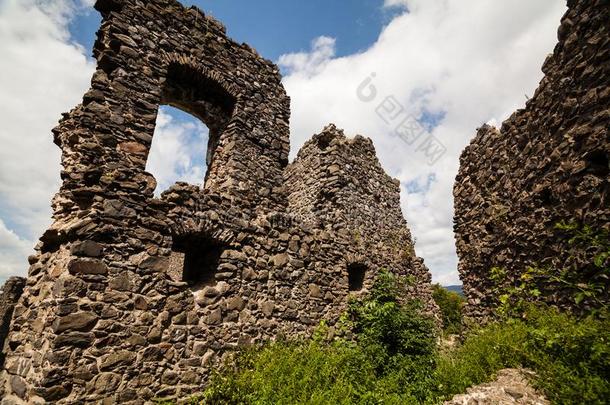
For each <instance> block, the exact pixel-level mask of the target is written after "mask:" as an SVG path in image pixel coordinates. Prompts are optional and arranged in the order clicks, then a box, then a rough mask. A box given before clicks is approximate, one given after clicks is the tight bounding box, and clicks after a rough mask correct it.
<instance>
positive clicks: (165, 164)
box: [146, 107, 208, 195]
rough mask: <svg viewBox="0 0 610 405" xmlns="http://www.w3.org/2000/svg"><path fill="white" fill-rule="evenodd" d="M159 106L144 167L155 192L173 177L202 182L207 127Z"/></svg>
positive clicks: (163, 187)
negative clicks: (152, 176)
mask: <svg viewBox="0 0 610 405" xmlns="http://www.w3.org/2000/svg"><path fill="white" fill-rule="evenodd" d="M172 110H174V109H170V108H169V107H162V108H161V109H160V110H159V115H158V116H157V125H156V127H155V134H154V136H153V143H152V146H151V149H150V154H149V155H148V160H147V162H146V171H148V172H149V173H151V174H152V175H154V176H155V179H156V180H157V188H156V190H155V194H157V195H159V194H161V193H162V192H163V191H165V190H167V189H168V188H169V187H170V186H171V185H172V184H174V183H175V182H176V181H184V182H187V183H191V184H202V183H203V180H204V177H205V171H206V166H205V151H206V149H207V146H206V145H207V143H208V128H207V127H205V126H204V125H203V124H202V123H201V122H200V121H199V120H195V119H192V118H190V117H186V114H184V113H181V112H178V111H175V110H174V111H172Z"/></svg>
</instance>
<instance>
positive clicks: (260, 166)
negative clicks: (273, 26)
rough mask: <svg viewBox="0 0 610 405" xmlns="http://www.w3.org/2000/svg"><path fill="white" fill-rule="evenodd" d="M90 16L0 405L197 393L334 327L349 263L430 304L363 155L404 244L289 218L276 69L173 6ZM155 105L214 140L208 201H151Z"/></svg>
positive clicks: (122, 4) (166, 1)
mask: <svg viewBox="0 0 610 405" xmlns="http://www.w3.org/2000/svg"><path fill="white" fill-rule="evenodd" d="M96 8H97V10H98V11H100V12H101V14H102V16H103V21H102V26H101V29H100V31H99V32H98V38H97V41H96V43H95V46H94V56H95V57H96V59H97V70H96V72H95V74H94V75H93V78H92V81H91V89H90V90H89V91H88V92H87V93H86V94H85V96H84V97H83V102H82V104H80V105H79V106H77V107H76V108H74V109H73V110H72V111H70V112H69V113H67V114H65V115H64V117H63V119H62V120H61V122H60V124H59V126H58V127H57V128H56V129H55V130H54V135H55V138H54V139H55V142H56V144H57V145H58V146H59V147H60V148H61V150H62V165H63V170H62V173H61V176H62V179H63V184H62V186H61V189H60V191H59V193H58V194H57V195H56V196H55V198H54V200H53V219H54V223H53V224H52V226H51V228H50V229H49V230H47V231H46V232H45V233H44V235H43V236H42V238H41V242H40V243H39V245H38V246H37V254H36V255H35V256H33V257H31V259H30V263H31V266H30V269H29V272H28V280H27V285H26V287H25V290H24V292H23V295H22V296H21V298H20V299H19V301H18V303H17V305H16V306H15V310H14V316H13V319H12V324H11V326H10V332H9V335H8V337H7V339H6V341H7V344H6V345H5V348H6V350H5V354H6V362H5V365H4V369H3V370H2V375H1V376H0V385H2V386H3V389H4V390H5V397H4V399H3V401H4V402H3V403H5V402H6V403H42V402H58V403H82V402H101V401H104V402H105V403H115V402H121V403H143V402H144V401H147V400H150V399H152V398H165V397H173V398H176V397H184V396H186V395H188V394H190V393H193V392H196V391H199V390H201V389H202V387H203V386H204V385H205V382H206V380H207V378H208V376H209V373H210V371H211V368H212V367H213V366H214V365H216V364H218V362H219V361H221V360H222V356H223V355H224V354H225V353H227V351H230V350H233V349H235V348H236V347H237V346H238V345H244V344H251V343H258V342H262V341H264V340H267V339H273V338H274V337H276V336H278V335H280V334H283V335H288V336H295V335H303V334H309V333H311V331H312V330H313V328H315V326H316V325H318V323H319V321H320V320H322V319H325V318H327V319H330V320H332V319H334V318H335V317H336V316H337V315H338V314H339V313H341V311H342V310H343V309H344V308H345V305H346V298H347V296H348V294H349V291H350V279H349V271H348V268H347V265H348V264H351V263H352V262H353V261H354V260H359V261H364V258H365V257H366V259H367V260H371V261H370V262H369V261H367V262H365V263H364V264H365V265H368V266H370V268H369V269H368V271H366V273H365V274H366V276H367V278H366V281H364V282H363V283H364V285H363V288H366V286H368V285H370V283H371V280H372V277H373V276H374V273H375V272H376V271H377V270H378V268H381V267H387V268H388V269H389V270H393V271H401V272H403V273H409V274H411V273H413V275H414V276H415V279H416V282H417V283H416V287H417V289H418V291H423V292H424V293H423V295H422V294H420V295H421V296H422V297H424V298H426V299H429V294H428V293H427V291H428V289H429V286H428V276H427V273H426V270H425V267H423V265H422V264H421V261H420V260H419V259H416V258H415V257H414V256H412V255H411V256H409V257H405V258H404V261H402V262H400V263H398V262H399V259H398V257H402V256H400V255H402V253H399V250H401V249H402V250H401V252H402V251H406V252H408V253H412V251H411V250H412V249H411V245H410V235H409V233H408V230H407V228H406V224H405V222H404V219H402V217H400V218H399V217H398V215H399V208H398V194H397V186H396V185H393V186H391V187H389V186H388V184H389V183H388V180H387V179H386V177H383V176H385V175H383V176H382V175H381V174H380V173H381V171H380V169H379V168H378V167H377V166H378V163H377V162H376V159H375V158H374V152H373V151H372V147H371V146H370V144H367V145H368V146H367V147H366V148H365V149H366V152H365V154H366V159H365V158H364V157H358V156H360V155H358V153H359V152H358V151H357V150H352V151H348V152H349V153H353V154H354V157H353V159H355V160H354V161H355V162H358V163H362V164H364V165H366V167H376V169H375V171H374V172H372V173H371V175H373V176H374V177H375V178H378V179H379V182H380V184H382V187H385V190H386V191H387V192H388V193H389V194H388V195H387V196H386V195H383V193H381V195H380V196H379V198H380V201H381V202H382V203H383V204H384V205H383V207H382V206H381V205H380V204H377V203H376V204H377V205H375V206H376V207H379V209H385V208H386V207H389V206H390V205H394V208H393V209H392V210H390V213H389V214H388V221H390V222H391V221H394V224H393V225H388V227H389V228H392V227H394V228H395V229H396V231H397V233H398V237H397V240H398V243H397V244H396V245H391V246H387V243H386V245H384V246H381V245H383V243H381V242H380V237H379V236H378V235H373V234H371V233H370V232H369V233H368V234H364V235H363V237H362V240H361V241H359V242H357V243H356V241H355V240H354V239H350V238H348V237H347V236H345V235H344V234H343V233H344V231H343V230H342V228H343V227H344V222H340V223H338V224H337V225H332V224H331V223H330V222H328V221H339V220H340V215H339V213H340V211H341V209H342V208H337V209H336V212H335V214H333V213H332V212H331V211H332V209H330V208H332V207H331V206H332V204H331V205H330V206H329V207H330V208H329V209H328V215H326V214H325V215H324V216H322V217H321V219H322V220H323V222H324V225H323V226H317V225H315V226H312V225H311V224H310V221H309V220H307V219H301V218H300V213H301V208H300V207H299V204H292V203H291V204H289V203H288V195H289V193H291V192H292V191H291V188H290V184H285V183H284V181H285V179H288V181H289V182H290V181H293V178H291V177H290V175H289V174H288V173H290V172H291V169H288V170H286V167H287V164H288V151H289V133H288V131H289V130H288V121H289V113H290V112H289V99H288V97H287V96H286V94H285V91H284V89H283V87H282V85H281V78H280V75H279V71H278V69H277V67H276V66H275V65H273V64H272V63H271V62H269V61H266V60H264V59H262V58H261V57H260V56H258V54H256V52H255V51H254V50H252V49H251V48H250V47H248V46H247V45H245V44H242V45H240V44H237V43H235V42H233V41H232V40H230V39H228V38H227V37H226V34H225V29H224V27H223V26H222V25H221V24H220V23H219V22H217V21H215V20H214V19H212V18H210V17H208V16H205V15H204V14H203V13H202V12H201V11H200V10H198V9H196V8H190V9H186V8H184V7H183V6H181V5H180V4H179V3H178V2H176V1H174V0H152V1H147V2H142V1H139V0H98V1H97V3H96ZM162 104H169V105H173V106H175V107H178V108H180V109H182V110H184V111H186V112H188V113H190V114H192V115H194V116H195V117H197V118H199V119H201V120H202V121H203V122H204V123H205V124H206V125H207V126H208V128H209V129H210V140H209V144H208V150H207V161H208V172H207V174H206V178H205V179H201V180H202V183H203V185H202V186H198V185H189V184H185V183H178V184H176V185H174V186H173V187H171V188H170V189H169V190H167V191H165V192H164V193H163V194H162V195H161V197H160V198H155V197H154V195H153V191H154V189H155V187H156V181H155V179H154V177H153V176H152V175H151V174H149V173H147V172H145V165H146V160H147V157H148V153H149V150H150V145H151V141H152V136H153V133H154V128H155V121H156V117H157V112H158V108H159V106H160V105H162ZM358 142H361V141H358ZM367 142H368V141H366V142H363V145H364V144H366V143H367ZM201 153H206V151H201ZM348 159H352V158H349V157H348ZM341 162H343V161H341ZM341 162H340V164H339V166H340V167H342V166H341V165H342V164H343V163H341ZM372 162H373V163H372ZM297 166H298V163H297V164H295V165H294V166H293V167H295V168H296V167H297ZM333 170H334V169H333ZM365 170H367V169H365ZM318 171H321V172H323V171H324V170H321V169H320V168H314V167H308V168H304V169H302V170H301V175H302V176H304V177H307V176H309V175H310V172H311V173H312V175H314V174H315V173H317V172H318ZM362 178H364V177H362ZM370 187H371V186H366V185H363V188H362V189H360V188H359V187H351V188H350V189H349V191H350V192H354V193H359V192H361V193H363V197H354V200H353V201H352V202H351V203H350V204H356V203H357V204H364V203H365V202H366V201H368V199H369V196H368V194H369V191H370V190H371V188H370ZM383 189H384V188H381V189H380V190H383ZM378 194H379V193H378ZM344 195H346V194H344ZM291 201H292V200H291ZM343 207H345V209H347V208H348V207H349V205H348V204H347V205H343ZM292 209H294V210H295V211H296V213H295V214H294V215H293V214H292V213H291V212H290V210H292ZM358 209H359V210H361V212H362V213H364V211H362V210H363V209H364V207H363V206H362V207H360V208H358ZM345 212H346V211H344V214H345ZM366 214H367V215H368V214H372V213H371V212H367V213H366ZM374 214H375V215H377V213H374ZM367 223H371V224H372V223H373V221H372V220H368V222H367ZM352 229H354V227H353V226H352V227H351V228H350V231H348V232H347V234H350V233H351V232H352ZM388 232H389V231H388ZM383 238H385V236H383ZM402 244H404V246H406V248H405V249H403V248H402V247H401V246H402ZM352 245H353V246H352ZM362 246H364V247H365V248H363V247H362ZM391 249H396V250H395V251H394V252H395V254H394V256H393V257H392V258H390V259H388V261H387V262H384V261H383V256H382V254H383V253H384V252H385V251H390V250H391ZM350 255H351V256H350ZM401 260H402V259H401ZM396 263H398V264H399V266H397V267H396V269H394V264H396ZM358 264H360V263H358ZM414 288H415V287H414ZM431 305H432V304H430V305H429V308H431V310H434V308H433V306H431Z"/></svg>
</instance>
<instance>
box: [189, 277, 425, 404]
mask: <svg viewBox="0 0 610 405" xmlns="http://www.w3.org/2000/svg"><path fill="white" fill-rule="evenodd" d="M403 283H404V280H402V279H401V278H399V277H397V276H394V275H393V274H391V273H388V272H382V273H381V274H380V275H379V276H378V279H377V281H376V283H375V285H374V287H373V288H372V290H371V294H370V296H369V297H367V298H366V299H364V300H362V301H351V302H350V303H349V309H348V312H347V317H346V319H345V320H344V321H346V322H347V324H348V325H347V326H349V328H350V329H351V330H353V332H354V333H355V341H354V342H352V341H348V340H343V339H338V340H336V341H334V342H330V343H329V342H325V341H324V339H323V338H322V336H324V333H316V334H315V336H314V339H312V340H309V341H301V342H277V343H271V344H269V345H267V346H266V347H264V348H262V349H259V350H254V351H252V350H248V351H244V352H242V353H241V354H239V355H238V357H237V359H236V363H235V365H234V366H233V367H231V368H228V369H226V370H225V371H224V373H222V374H217V375H216V376H215V377H214V378H213V379H212V382H211V384H210V387H209V388H208V390H207V391H206V392H205V393H204V395H203V396H202V397H201V398H200V399H201V400H202V401H203V402H204V403H208V404H221V403H222V404H227V403H230V404H238V403H244V404H295V403H299V404H355V403H360V404H376V403H386V404H416V403H421V402H422V401H424V400H425V399H426V398H427V397H428V396H430V395H431V392H432V390H433V385H432V384H433V383H434V381H433V374H434V367H435V361H436V345H435V336H434V324H433V322H432V321H431V320H430V319H427V318H425V317H424V316H423V315H421V313H420V306H419V305H418V303H416V302H409V303H405V304H401V303H400V302H399V300H398V296H399V294H400V293H401V291H402V288H403ZM323 327H324V326H323V325H322V328H323Z"/></svg>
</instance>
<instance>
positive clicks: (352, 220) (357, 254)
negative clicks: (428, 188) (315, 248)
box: [285, 125, 436, 313]
mask: <svg viewBox="0 0 610 405" xmlns="http://www.w3.org/2000/svg"><path fill="white" fill-rule="evenodd" d="M286 173H287V177H286V181H285V182H286V186H287V187H288V188H289V196H288V201H289V212H290V213H291V215H294V216H295V217H298V218H300V219H301V220H302V221H303V222H304V223H305V224H307V226H309V227H311V228H314V229H318V230H321V231H323V232H325V233H330V234H331V235H333V236H332V239H333V240H335V241H336V243H338V244H339V246H341V247H340V249H337V250H336V253H338V255H337V257H335V258H332V259H331V260H330V261H329V265H331V266H333V267H336V268H337V269H338V270H337V274H336V275H332V274H331V278H334V279H335V280H338V281H341V280H345V278H346V277H345V269H348V274H347V279H348V284H349V281H350V273H353V274H351V278H352V279H353V280H354V281H356V276H357V273H359V272H362V271H363V272H364V273H363V276H364V277H363V282H364V284H363V285H364V286H365V287H370V286H371V285H372V283H373V281H374V278H375V275H376V274H377V273H378V272H379V271H380V270H383V269H386V270H390V271H393V272H396V273H397V274H401V275H405V276H407V275H408V276H410V278H411V279H412V280H411V281H412V285H411V288H410V291H409V294H408V296H410V297H411V298H419V299H420V300H421V301H422V302H423V303H424V304H425V305H426V306H427V309H428V311H429V312H430V313H436V307H435V305H434V302H433V300H432V298H431V290H430V274H429V272H428V269H427V268H426V267H425V266H424V264H423V261H422V260H421V259H420V258H418V257H417V256H416V254H415V250H414V245H413V240H412V237H411V233H410V231H409V229H408V227H407V223H406V221H405V219H404V216H403V215H402V211H401V208H400V183H399V182H398V180H395V179H392V178H391V177H390V176H388V175H387V174H386V173H385V171H384V170H383V168H382V167H381V165H380V163H379V160H378V159H377V156H376V153H375V148H374V146H373V143H372V141H371V140H370V139H368V138H364V137H362V136H360V135H357V136H356V137H355V138H353V139H348V138H347V137H346V136H345V135H344V133H343V131H341V130H339V129H337V128H336V127H334V126H333V125H330V126H328V127H327V128H325V129H324V131H322V133H320V134H317V135H315V136H314V137H313V138H312V139H311V140H310V141H308V142H307V143H306V144H305V145H304V146H303V148H302V149H301V150H300V151H299V153H298V155H297V158H296V159H295V161H294V163H293V164H291V165H290V166H289V167H288V170H287V171H286ZM329 270H330V268H329ZM343 283H345V281H343ZM357 284H358V285H360V283H357ZM343 285H345V284H343ZM351 288H352V289H354V290H359V288H357V286H352V287H351ZM365 290H366V288H365ZM338 291H345V287H342V288H339V289H338Z"/></svg>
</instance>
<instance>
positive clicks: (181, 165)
mask: <svg viewBox="0 0 610 405" xmlns="http://www.w3.org/2000/svg"><path fill="white" fill-rule="evenodd" d="M235 102H236V100H235V98H234V97H233V96H232V95H230V94H229V93H227V91H225V90H224V88H223V87H222V86H221V85H220V84H218V83H217V82H215V81H214V80H211V79H209V78H207V77H206V76H205V75H204V74H202V73H201V72H199V71H197V70H195V69H193V68H191V67H189V66H184V65H180V64H172V65H170V66H169V67H168V70H167V77H166V79H165V83H164V85H163V89H162V94H161V104H162V105H163V106H162V107H161V108H160V109H159V114H158V116H157V124H156V127H155V133H154V135H153V144H152V147H151V152H150V154H149V158H148V161H147V162H146V170H147V171H148V172H149V173H151V174H153V176H155V178H156V179H157V183H158V185H157V189H156V190H155V194H157V195H159V194H160V192H161V191H162V190H165V189H167V188H168V187H169V186H171V185H172V184H173V183H174V182H176V181H186V182H187V183H191V184H201V183H202V182H203V183H204V185H205V180H206V179H207V169H208V168H209V167H210V166H211V165H212V162H213V161H214V155H215V153H216V149H217V148H218V145H219V143H220V138H221V136H222V133H223V131H224V130H225V128H226V127H227V125H228V123H229V121H230V120H231V117H232V115H233V110H234V109H235ZM206 143H207V147H206V146H205V145H206Z"/></svg>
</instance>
